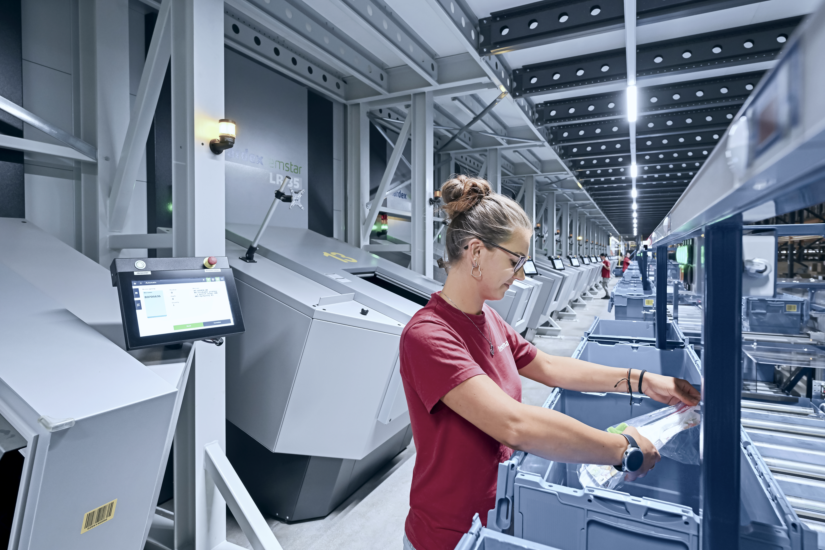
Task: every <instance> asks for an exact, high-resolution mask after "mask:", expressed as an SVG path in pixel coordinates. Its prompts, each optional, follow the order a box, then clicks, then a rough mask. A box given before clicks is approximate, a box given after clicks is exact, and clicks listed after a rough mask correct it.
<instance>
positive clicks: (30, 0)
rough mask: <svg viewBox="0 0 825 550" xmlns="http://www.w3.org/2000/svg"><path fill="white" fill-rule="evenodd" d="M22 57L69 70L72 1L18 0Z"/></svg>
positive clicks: (43, 64) (72, 49) (70, 71)
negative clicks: (20, 13)
mask: <svg viewBox="0 0 825 550" xmlns="http://www.w3.org/2000/svg"><path fill="white" fill-rule="evenodd" d="M21 5H22V8H23V59H25V60H26V61H30V62H32V63H37V64H38V65H42V66H43V67H49V68H51V69H54V70H56V71H60V72H63V73H66V74H72V65H73V63H74V61H73V52H74V46H73V43H74V36H73V35H74V28H73V25H72V22H73V21H74V11H75V2H67V1H66V0H21Z"/></svg>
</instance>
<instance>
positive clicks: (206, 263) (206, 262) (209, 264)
mask: <svg viewBox="0 0 825 550" xmlns="http://www.w3.org/2000/svg"><path fill="white" fill-rule="evenodd" d="M217 263H218V259H217V258H216V257H215V256H209V257H207V258H204V259H203V267H205V268H206V269H212V268H213V267H215V265H216V264H217Z"/></svg>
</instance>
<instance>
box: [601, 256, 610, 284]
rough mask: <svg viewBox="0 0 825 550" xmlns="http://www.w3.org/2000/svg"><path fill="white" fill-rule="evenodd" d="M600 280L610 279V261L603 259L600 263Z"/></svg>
mask: <svg viewBox="0 0 825 550" xmlns="http://www.w3.org/2000/svg"><path fill="white" fill-rule="evenodd" d="M602 266H604V267H602V279H609V278H610V260H608V259H607V258H605V259H604V261H603V262H602Z"/></svg>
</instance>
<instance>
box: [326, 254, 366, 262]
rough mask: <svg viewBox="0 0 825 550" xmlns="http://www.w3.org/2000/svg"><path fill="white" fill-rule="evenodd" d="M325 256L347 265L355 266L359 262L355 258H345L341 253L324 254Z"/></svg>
mask: <svg viewBox="0 0 825 550" xmlns="http://www.w3.org/2000/svg"><path fill="white" fill-rule="evenodd" d="M324 256H328V257H330V258H335V259H336V260H338V261H339V262H344V263H345V264H354V263H357V262H358V260H356V259H355V258H350V257H349V256H344V255H343V254H341V253H340V252H324Z"/></svg>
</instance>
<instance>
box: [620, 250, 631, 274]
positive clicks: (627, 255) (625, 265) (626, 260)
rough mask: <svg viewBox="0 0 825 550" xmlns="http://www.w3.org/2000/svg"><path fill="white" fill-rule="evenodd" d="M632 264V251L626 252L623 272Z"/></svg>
mask: <svg viewBox="0 0 825 550" xmlns="http://www.w3.org/2000/svg"><path fill="white" fill-rule="evenodd" d="M629 265H630V252H625V253H624V258H622V273H624V272H625V271H627V267H628V266H629Z"/></svg>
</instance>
